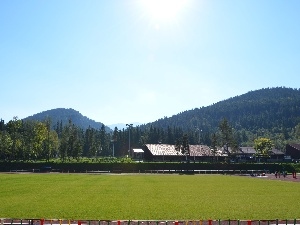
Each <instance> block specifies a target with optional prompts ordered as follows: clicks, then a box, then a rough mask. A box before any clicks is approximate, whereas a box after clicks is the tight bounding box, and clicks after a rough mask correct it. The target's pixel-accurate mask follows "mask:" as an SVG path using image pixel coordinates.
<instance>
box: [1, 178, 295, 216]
mask: <svg viewBox="0 0 300 225" xmlns="http://www.w3.org/2000/svg"><path fill="white" fill-rule="evenodd" d="M0 185H1V186H0V218H47V219H51V218H53V219H54V218H57V219H61V218H63V219H101V220H115V219H116V220H117V219H126V220H129V219H130V220H133V219H140V220H142V219H144V220H151V219H152V220H161V219H164V220H175V219H178V220H180V219H191V220H199V219H241V220H242V219H276V218H279V219H294V218H300V183H298V182H297V183H294V182H284V181H277V180H263V179H259V178H250V177H238V176H226V175H225V176H224V175H89V174H54V173H50V174H0Z"/></svg>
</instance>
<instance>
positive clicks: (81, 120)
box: [24, 108, 112, 132]
mask: <svg viewBox="0 0 300 225" xmlns="http://www.w3.org/2000/svg"><path fill="white" fill-rule="evenodd" d="M48 118H49V119H50V120H51V123H52V124H51V127H52V128H54V127H55V126H56V124H57V122H59V123H60V122H61V121H62V124H63V125H66V124H68V123H69V120H71V122H72V123H73V124H75V125H76V126H78V127H80V128H82V129H84V130H85V129H87V128H88V127H89V126H90V127H91V128H94V129H98V130H99V129H100V128H101V126H102V125H103V123H100V122H96V121H94V120H92V119H89V118H87V117H86V116H83V115H82V114H81V113H80V112H78V111H76V110H74V109H65V108H57V109H51V110H47V111H44V112H40V113H37V114H34V115H32V116H29V117H26V118H24V120H37V121H45V120H47V119H48ZM105 130H106V131H107V132H111V131H112V130H111V129H110V128H109V127H107V126H105Z"/></svg>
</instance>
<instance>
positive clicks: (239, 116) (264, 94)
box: [25, 87, 300, 131]
mask: <svg viewBox="0 0 300 225" xmlns="http://www.w3.org/2000/svg"><path fill="white" fill-rule="evenodd" d="M178 104H180V102H178ZM166 107H167V104H166ZM47 118H51V121H52V125H53V126H55V124H56V123H57V122H60V121H62V122H63V124H65V123H68V121H69V120H71V121H72V123H74V124H75V125H77V126H79V127H81V128H83V129H86V128H88V127H89V126H90V127H92V128H95V129H100V128H101V126H102V125H103V123H101V122H96V121H94V120H92V119H89V118H87V117H85V116H83V115H82V114H81V113H80V112H78V111H76V110H74V109H64V108H59V109H52V110H48V111H44V112H41V113H37V114H35V115H33V116H30V117H27V118H25V120H29V119H31V120H40V121H43V120H45V119H47ZM222 118H227V119H228V120H229V121H230V122H231V123H232V124H233V127H234V128H236V129H242V128H243V129H248V130H249V129H250V130H254V129H261V128H264V129H272V127H279V126H281V127H282V126H283V127H286V128H292V127H294V126H295V125H297V124H298V123H300V90H299V89H292V88H285V87H277V88H265V89H260V90H256V91H250V92H248V93H246V94H243V95H240V96H236V97H232V98H230V99H226V100H223V101H221V102H218V103H214V104H212V105H210V106H207V107H202V108H195V109H192V110H187V111H185V112H181V113H178V114H176V115H173V116H172V117H165V118H161V119H158V120H157V121H153V122H151V121H149V123H148V124H145V125H141V124H139V123H133V124H134V126H137V125H139V126H140V127H141V128H145V127H149V126H151V125H152V126H154V127H159V128H163V129H167V128H168V127H181V128H182V129H183V130H188V129H195V127H201V129H203V130H211V129H214V127H217V126H218V123H219V122H220V120H221V119H222ZM115 127H117V128H118V129H119V130H121V129H123V128H125V129H126V124H113V125H109V126H108V125H106V127H105V129H106V130H107V131H112V130H113V129H114V128H115Z"/></svg>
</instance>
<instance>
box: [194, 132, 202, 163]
mask: <svg viewBox="0 0 300 225" xmlns="http://www.w3.org/2000/svg"><path fill="white" fill-rule="evenodd" d="M196 130H197V131H198V132H199V139H198V145H199V148H200V149H199V150H200V152H201V145H200V135H201V132H202V130H201V129H200V128H198V127H197V128H196ZM194 161H195V155H194Z"/></svg>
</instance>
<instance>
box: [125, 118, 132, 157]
mask: <svg viewBox="0 0 300 225" xmlns="http://www.w3.org/2000/svg"><path fill="white" fill-rule="evenodd" d="M126 126H127V127H128V134H129V135H128V136H129V140H128V143H129V144H128V145H129V148H128V156H129V157H130V156H131V152H130V129H131V128H132V126H133V124H132V123H130V124H126Z"/></svg>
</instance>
